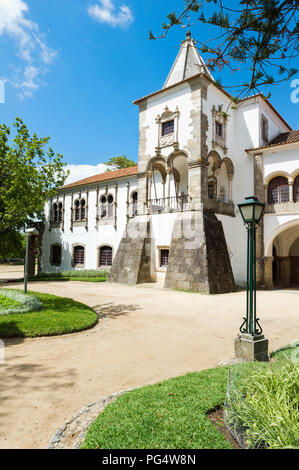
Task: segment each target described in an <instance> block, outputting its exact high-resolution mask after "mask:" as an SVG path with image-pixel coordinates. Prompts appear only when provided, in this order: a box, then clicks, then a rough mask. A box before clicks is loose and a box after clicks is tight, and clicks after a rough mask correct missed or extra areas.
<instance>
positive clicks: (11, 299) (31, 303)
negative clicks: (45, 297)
mask: <svg viewBox="0 0 299 470" xmlns="http://www.w3.org/2000/svg"><path fill="white" fill-rule="evenodd" d="M41 308H42V302H41V301H40V300H39V299H37V298H36V297H34V296H33V295H29V294H24V293H22V292H18V291H16V290H8V289H0V315H13V314H15V313H30V312H37V311H39V310H41Z"/></svg>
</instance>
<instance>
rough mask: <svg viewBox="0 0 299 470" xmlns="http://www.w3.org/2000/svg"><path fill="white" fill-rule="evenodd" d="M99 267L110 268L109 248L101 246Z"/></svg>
mask: <svg viewBox="0 0 299 470" xmlns="http://www.w3.org/2000/svg"><path fill="white" fill-rule="evenodd" d="M99 264H100V266H112V248H111V246H102V247H101V248H100V259H99Z"/></svg>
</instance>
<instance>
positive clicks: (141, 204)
mask: <svg viewBox="0 0 299 470" xmlns="http://www.w3.org/2000/svg"><path fill="white" fill-rule="evenodd" d="M146 205H147V178H146V173H139V174H138V200H137V211H138V214H140V215H141V214H144V209H145V207H146Z"/></svg>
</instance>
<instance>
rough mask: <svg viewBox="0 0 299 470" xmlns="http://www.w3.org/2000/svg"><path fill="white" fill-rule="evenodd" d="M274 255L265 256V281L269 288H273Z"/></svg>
mask: <svg viewBox="0 0 299 470" xmlns="http://www.w3.org/2000/svg"><path fill="white" fill-rule="evenodd" d="M273 260H274V257H273V256H265V258H264V283H265V286H266V287H267V288H268V289H272V288H273Z"/></svg>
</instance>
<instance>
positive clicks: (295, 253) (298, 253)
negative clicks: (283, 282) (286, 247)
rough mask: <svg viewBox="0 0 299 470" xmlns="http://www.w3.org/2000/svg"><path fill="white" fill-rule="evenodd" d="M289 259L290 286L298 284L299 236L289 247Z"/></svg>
mask: <svg viewBox="0 0 299 470" xmlns="http://www.w3.org/2000/svg"><path fill="white" fill-rule="evenodd" d="M290 260H291V279H290V284H291V286H296V285H297V286H299V237H298V238H297V239H296V240H295V241H294V243H293V245H292V246H291V249H290Z"/></svg>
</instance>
